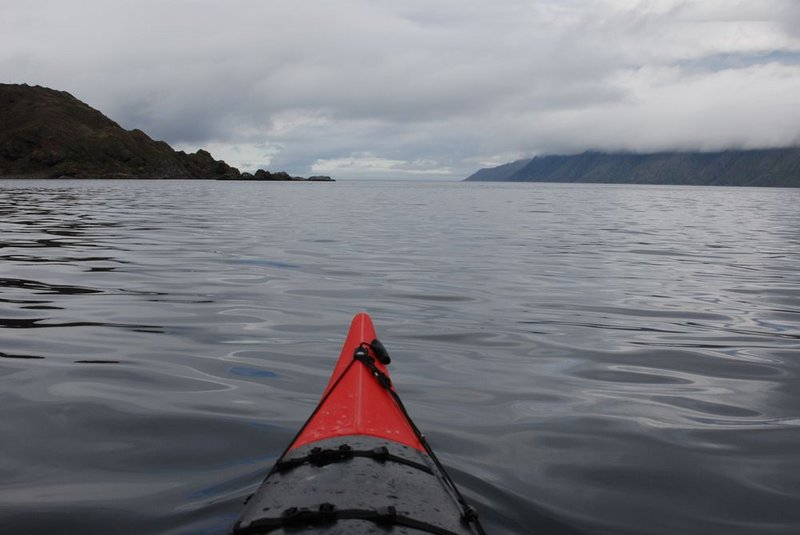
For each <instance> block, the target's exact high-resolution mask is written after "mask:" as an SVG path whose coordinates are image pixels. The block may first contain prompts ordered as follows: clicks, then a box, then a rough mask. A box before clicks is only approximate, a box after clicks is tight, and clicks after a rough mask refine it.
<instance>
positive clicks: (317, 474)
mask: <svg viewBox="0 0 800 535" xmlns="http://www.w3.org/2000/svg"><path fill="white" fill-rule="evenodd" d="M388 362H389V358H388V354H386V352H385V349H383V345H382V344H380V342H378V341H377V338H376V336H375V328H374V326H373V324H372V320H371V319H370V317H369V316H368V315H367V314H366V313H359V314H357V315H356V316H355V317H354V318H353V322H352V324H351V327H350V331H349V332H348V335H347V338H346V340H345V343H344V347H343V348H342V352H341V354H340V356H339V360H338V361H337V364H336V366H335V368H334V371H333V374H332V375H331V379H330V381H329V382H328V385H327V387H326V388H325V391H324V393H323V395H322V398H321V400H320V402H319V404H318V405H317V408H316V409H315V410H314V412H313V413H312V415H311V417H310V418H309V419H308V421H306V423H305V424H304V425H303V427H302V428H301V430H300V432H299V433H298V434H297V436H296V437H295V439H294V440H293V441H292V442H291V444H290V445H289V447H288V448H287V449H286V451H285V452H284V453H283V455H281V457H280V458H279V460H278V461H277V462H276V463H275V466H274V467H273V468H272V470H271V471H270V473H269V474H268V475H267V477H266V479H265V480H264V482H263V483H262V485H261V487H260V488H259V489H258V491H256V493H255V494H254V495H253V496H251V497H250V498H249V501H248V503H247V506H246V508H245V510H244V512H243V513H242V515H241V517H240V518H239V520H238V521H237V522H236V524H235V525H234V527H233V531H232V534H233V535H258V534H267V533H269V534H278V535H281V534H296V533H316V534H323V533H324V534H328V535H334V534H342V535H344V534H352V535H358V534H366V533H387V534H388V533H391V534H392V535H399V534H407V535H414V534H416V535H419V534H422V533H433V534H436V535H470V534H472V535H475V534H478V535H481V534H483V529H482V528H481V526H480V524H479V522H478V521H477V516H476V515H475V513H474V511H473V510H472V509H471V508H470V507H469V506H467V504H466V503H465V502H464V500H463V498H462V497H461V494H460V493H459V492H458V489H457V488H456V487H455V484H454V483H453V482H452V480H451V479H450V478H449V476H448V475H447V474H446V472H445V471H444V468H443V467H442V465H441V463H439V461H438V460H437V459H436V456H435V455H434V454H433V451H432V450H431V449H430V446H429V445H428V444H427V441H426V440H425V438H424V437H423V436H422V434H421V433H419V431H418V429H417V428H416V426H415V425H414V423H413V422H412V421H411V419H410V417H409V416H408V414H407V412H406V410H405V408H404V407H403V404H402V402H401V401H400V398H399V397H398V396H397V393H396V391H395V390H394V386H393V385H392V384H391V379H390V378H389V375H388V371H387V369H386V364H388Z"/></svg>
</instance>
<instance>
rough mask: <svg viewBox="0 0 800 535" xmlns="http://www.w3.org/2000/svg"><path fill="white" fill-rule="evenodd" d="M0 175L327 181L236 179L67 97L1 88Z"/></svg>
mask: <svg viewBox="0 0 800 535" xmlns="http://www.w3.org/2000/svg"><path fill="white" fill-rule="evenodd" d="M0 177H3V178H64V177H66V178H154V179H168V178H194V179H223V180H269V181H274V180H298V181H299V180H304V181H313V182H321V181H332V179H331V178H330V177H327V176H316V177H311V178H308V179H306V178H302V177H292V176H290V175H289V174H287V173H285V172H278V173H272V172H269V171H265V170H263V169H259V170H258V171H257V172H256V173H255V174H250V173H240V172H239V170H238V169H236V168H235V167H232V166H230V165H228V164H227V163H225V162H224V161H222V160H215V159H214V158H213V157H212V156H211V154H209V153H208V152H207V151H205V150H198V151H197V152H195V153H191V154H187V153H186V152H184V151H176V150H174V149H173V148H172V147H170V146H169V145H168V144H167V143H166V142H164V141H155V140H153V139H152V138H150V137H149V136H148V135H147V134H145V133H144V132H142V131H141V130H138V129H135V130H125V129H124V128H122V127H121V126H120V125H118V124H117V123H115V122H114V121H112V120H111V119H109V118H108V117H106V116H105V115H103V114H102V113H101V112H99V111H98V110H96V109H94V108H92V107H91V106H89V105H87V104H85V103H83V102H81V101H80V100H78V99H77V98H75V97H73V96H72V95H70V94H69V93H67V92H65V91H57V90H54V89H49V88H46V87H41V86H29V85H27V84H0Z"/></svg>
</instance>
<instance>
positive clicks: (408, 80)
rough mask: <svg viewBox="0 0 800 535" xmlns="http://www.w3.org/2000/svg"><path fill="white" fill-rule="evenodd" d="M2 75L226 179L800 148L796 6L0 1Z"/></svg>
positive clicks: (446, 174) (465, 171) (704, 1)
mask: <svg viewBox="0 0 800 535" xmlns="http://www.w3.org/2000/svg"><path fill="white" fill-rule="evenodd" d="M0 81H3V82H8V83H23V82H24V83H29V84H40V85H44V86H48V87H52V88H56V89H62V90H66V91H69V92H70V93H72V94H73V95H75V96H76V97H77V98H79V99H81V100H83V101H85V102H87V103H88V104H90V105H91V106H93V107H95V108H98V109H99V110H101V111H102V112H104V113H105V114H106V115H108V116H109V117H111V118H112V119H114V120H115V121H117V122H118V123H120V124H121V125H122V126H123V127H125V128H128V129H132V128H141V129H142V130H144V131H145V132H147V133H148V134H149V135H150V136H151V137H154V138H156V139H163V140H165V141H167V142H168V143H170V144H171V145H173V146H174V147H176V148H181V149H184V150H189V151H194V150H196V149H198V148H206V149H208V150H210V151H211V153H212V154H213V155H214V156H215V157H217V158H222V159H225V160H227V161H228V162H229V163H231V164H233V165H236V166H238V167H239V168H240V169H241V170H242V171H246V170H255V169H257V168H259V167H263V168H268V169H270V170H275V171H277V170H288V171H289V172H291V173H294V174H301V175H309V174H330V175H333V176H334V177H335V178H356V177H358V178H368V177H369V178H412V177H441V178H453V179H456V178H459V179H460V178H463V177H465V176H467V175H469V174H471V173H472V172H474V171H475V170H477V169H478V168H480V167H485V166H489V165H497V164H500V163H505V162H508V161H512V160H515V159H518V158H523V157H530V156H534V155H537V154H547V153H559V154H568V153H575V152H581V151H584V150H589V149H599V150H614V151H617V150H632V151H657V150H666V149H700V150H715V149H723V148H730V147H745V148H751V147H771V146H786V145H796V144H798V143H800V1H798V0H750V1H736V0H699V1H678V0H646V1H645V0H643V1H633V0H607V1H599V0H598V1H589V0H558V1H556V0H550V1H536V0H481V1H477V0H445V1H435V0H372V1H368V0H336V1H332V0H327V1H326V0H287V1H283V0H218V1H211V0H118V1H115V0H81V1H80V2H65V1H62V0H52V1H45V0H25V1H13V0H2V7H1V8H0Z"/></svg>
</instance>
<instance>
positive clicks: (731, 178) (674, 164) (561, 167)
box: [467, 148, 800, 187]
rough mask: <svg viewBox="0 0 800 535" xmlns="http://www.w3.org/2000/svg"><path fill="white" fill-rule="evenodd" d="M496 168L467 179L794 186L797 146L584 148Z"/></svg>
mask: <svg viewBox="0 0 800 535" xmlns="http://www.w3.org/2000/svg"><path fill="white" fill-rule="evenodd" d="M514 163H515V164H517V163H518V162H514ZM506 165H507V166H508V165H510V164H506ZM502 167H504V166H501V168H502ZM501 168H496V169H498V172H493V171H492V170H488V172H487V170H481V171H478V172H477V173H475V174H473V175H471V176H470V177H468V178H467V180H470V181H480V180H505V181H513V182H595V183H612V184H615V183H616V184H674V185H712V186H782V187H800V148H782V149H763V150H728V151H723V152H703V153H701V152H662V153H654V154H630V153H619V154H609V153H602V152H584V153H583V154H576V155H571V156H537V157H536V158H533V159H531V160H528V161H527V163H526V164H525V165H524V166H521V167H520V168H518V169H516V170H513V172H511V173H507V172H505V171H507V170H508V169H507V168H506V169H501Z"/></svg>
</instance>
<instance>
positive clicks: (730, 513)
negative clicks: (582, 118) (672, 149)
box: [0, 181, 800, 535]
mask: <svg viewBox="0 0 800 535" xmlns="http://www.w3.org/2000/svg"><path fill="white" fill-rule="evenodd" d="M798 206H800V190H787V189H735V188H697V187H696V188H681V187H636V186H605V185H547V184H476V183H469V184H454V183H424V182H419V183H381V182H377V183H376V182H338V183H335V184H299V183H261V184H258V183H256V184H254V183H220V182H146V181H109V182H103V181H89V182H81V181H50V182H25V181H2V182H0V229H1V230H2V234H0V436H1V437H2V438H1V439H0V532H2V533H29V534H37V533H48V534H58V533H65V534H66V533H83V534H94V533H97V534H100V533H103V534H105V533H115V534H143V533H148V534H150V533H158V534H161V533H164V534H173V535H177V534H190V533H191V534H212V533H222V532H224V531H225V530H226V529H227V528H228V527H229V526H230V524H231V523H232V522H233V521H234V519H235V518H236V516H237V515H238V513H239V512H240V510H241V503H242V499H243V498H244V497H245V496H246V495H247V494H249V493H250V492H252V491H253V489H254V488H255V487H256V486H257V484H258V483H259V482H260V480H261V478H262V477H263V475H264V474H265V473H266V472H267V470H268V469H269V468H270V466H271V464H272V463H273V462H274V460H275V457H276V455H278V454H279V453H280V452H281V451H282V449H283V448H284V447H285V446H286V444H287V443H288V441H289V440H290V439H291V437H292V436H293V435H294V433H295V432H296V430H297V429H298V427H299V425H300V424H301V423H302V422H303V421H304V420H305V418H306V417H307V416H308V415H309V413H310V411H311V410H312V408H313V406H314V404H315V402H316V400H317V399H318V396H319V394H320V392H321V391H322V388H323V387H324V385H325V382H326V380H327V376H328V374H329V372H330V370H331V366H332V364H333V361H334V359H335V357H336V356H337V355H338V352H339V349H340V344H341V343H342V341H343V338H344V335H345V331H346V329H347V326H348V324H349V321H350V318H351V317H352V315H353V314H354V313H355V312H357V311H359V310H362V309H364V310H367V311H369V312H370V313H371V314H372V316H373V318H374V320H375V323H376V326H377V329H378V332H379V335H380V336H381V338H382V339H383V341H384V342H385V344H386V345H387V347H388V348H389V350H390V351H391V352H392V354H393V357H394V363H393V365H392V373H393V378H394V380H395V383H396V385H397V387H398V389H399V391H400V393H401V395H402V396H403V398H404V400H405V402H406V404H407V406H408V408H409V410H410V412H411V413H412V415H413V416H415V419H416V421H417V423H418V425H419V426H420V427H421V428H422V429H423V430H425V431H427V434H428V435H429V438H430V441H431V443H432V444H433V447H434V448H435V449H436V451H437V452H438V453H439V456H440V457H441V459H442V461H443V462H444V463H445V464H446V465H447V466H448V467H449V469H450V471H451V475H453V477H454V478H455V479H456V481H457V482H458V483H459V485H460V487H461V488H462V491H463V492H464V494H465V495H466V496H467V498H468V499H469V500H470V501H471V502H473V503H474V504H475V505H477V507H478V509H479V510H480V511H481V515H482V518H483V520H484V523H485V526H486V528H487V530H488V531H489V532H490V533H496V534H501V533H515V534H517V533H519V534H522V533H565V532H577V533H630V534H662V533H663V534H667V533H689V534H691V533H697V534H700V533H728V534H737V533H748V534H749V533H765V534H766V533H797V532H798V531H800V449H799V448H798V444H800V381H799V380H798V373H800V352H799V351H798V349H800V210H798V208H797V207H798Z"/></svg>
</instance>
